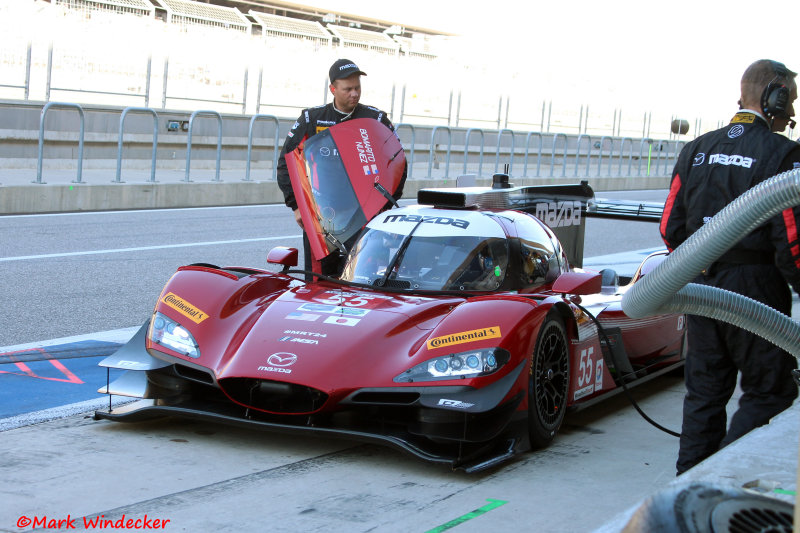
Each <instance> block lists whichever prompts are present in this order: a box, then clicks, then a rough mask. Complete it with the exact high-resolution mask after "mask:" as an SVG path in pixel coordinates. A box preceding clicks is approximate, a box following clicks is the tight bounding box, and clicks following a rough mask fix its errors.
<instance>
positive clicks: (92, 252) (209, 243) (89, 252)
mask: <svg viewBox="0 0 800 533" xmlns="http://www.w3.org/2000/svg"><path fill="white" fill-rule="evenodd" d="M300 237H302V235H281V236H280V237H259V238H256V239H236V240H230V241H207V242H189V243H182V244H163V245H160V246H139V247H137V248H113V249H109V250H87V251H85V252H64V253H60V254H42V255H20V256H17V257H0V263H2V262H7V261H30V260H34V259H53V258H56V257H74V256H79V255H102V254H119V253H128V252H142V251H147V250H163V249H166V248H190V247H193V246H219V245H223V244H239V243H243V242H263V241H276V240H286V239H299V238H300Z"/></svg>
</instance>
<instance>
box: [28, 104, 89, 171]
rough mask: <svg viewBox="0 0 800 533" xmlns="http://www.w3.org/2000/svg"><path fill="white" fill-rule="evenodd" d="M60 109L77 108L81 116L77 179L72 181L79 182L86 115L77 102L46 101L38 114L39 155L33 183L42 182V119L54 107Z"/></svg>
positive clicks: (81, 169)
mask: <svg viewBox="0 0 800 533" xmlns="http://www.w3.org/2000/svg"><path fill="white" fill-rule="evenodd" d="M54 107H57V108H62V109H77V110H78V114H79V115H80V117H81V130H80V136H79V137H78V179H77V180H75V181H73V183H81V174H82V173H83V137H84V134H85V132H86V116H85V115H84V113H83V108H82V107H81V106H79V105H78V104H71V103H67V102H47V103H46V104H45V105H44V107H42V113H41V115H40V116H39V157H38V161H37V163H36V180H35V181H34V182H33V183H44V182H43V181H42V160H43V159H44V119H45V117H46V116H47V112H48V111H49V110H50V109H52V108H54Z"/></svg>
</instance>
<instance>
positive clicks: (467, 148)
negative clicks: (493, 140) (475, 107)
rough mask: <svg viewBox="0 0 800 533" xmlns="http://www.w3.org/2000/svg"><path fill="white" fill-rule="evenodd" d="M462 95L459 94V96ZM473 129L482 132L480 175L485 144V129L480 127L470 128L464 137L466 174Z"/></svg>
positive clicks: (479, 161) (479, 173)
mask: <svg viewBox="0 0 800 533" xmlns="http://www.w3.org/2000/svg"><path fill="white" fill-rule="evenodd" d="M460 97H461V95H459V98H460ZM473 131H477V132H478V133H480V134H481V151H480V154H481V155H480V159H478V176H480V175H481V170H483V145H484V142H485V141H484V135H483V130H482V129H480V128H470V129H468V130H467V133H466V139H464V174H466V173H467V159H468V156H469V137H470V135H471V134H472V132H473Z"/></svg>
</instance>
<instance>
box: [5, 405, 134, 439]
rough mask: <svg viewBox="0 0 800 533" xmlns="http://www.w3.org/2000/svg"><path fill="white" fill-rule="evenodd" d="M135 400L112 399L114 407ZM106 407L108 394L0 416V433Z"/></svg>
mask: <svg viewBox="0 0 800 533" xmlns="http://www.w3.org/2000/svg"><path fill="white" fill-rule="evenodd" d="M133 401H136V399H132V398H124V397H120V396H117V398H116V399H115V400H112V401H111V405H112V407H115V406H118V405H123V404H126V403H130V402H133ZM104 408H108V396H105V397H103V398H95V399H94V400H86V401H83V402H78V403H71V404H69V405H62V406H60V407H53V408H51V409H43V410H41V411H33V412H32V413H23V414H21V415H16V416H10V417H8V418H0V433H2V432H3V431H8V430H10V429H16V428H19V427H22V426H30V425H32V424H40V423H42V422H49V421H50V420H56V419H59V418H66V417H68V416H73V415H77V414H81V413H90V412H93V411H97V410H99V409H104Z"/></svg>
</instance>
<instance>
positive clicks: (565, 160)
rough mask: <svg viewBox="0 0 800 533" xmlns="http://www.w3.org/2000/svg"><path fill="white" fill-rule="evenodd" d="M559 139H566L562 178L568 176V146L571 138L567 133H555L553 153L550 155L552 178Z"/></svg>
mask: <svg viewBox="0 0 800 533" xmlns="http://www.w3.org/2000/svg"><path fill="white" fill-rule="evenodd" d="M559 137H563V138H564V158H563V159H562V162H561V177H562V178H563V177H565V176H566V175H567V145H568V144H569V137H567V135H566V134H565V133H555V134H553V152H552V154H551V155H550V177H551V178H552V177H553V169H554V167H555V165H554V164H553V163H555V160H556V141H557V140H558V138H559Z"/></svg>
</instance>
